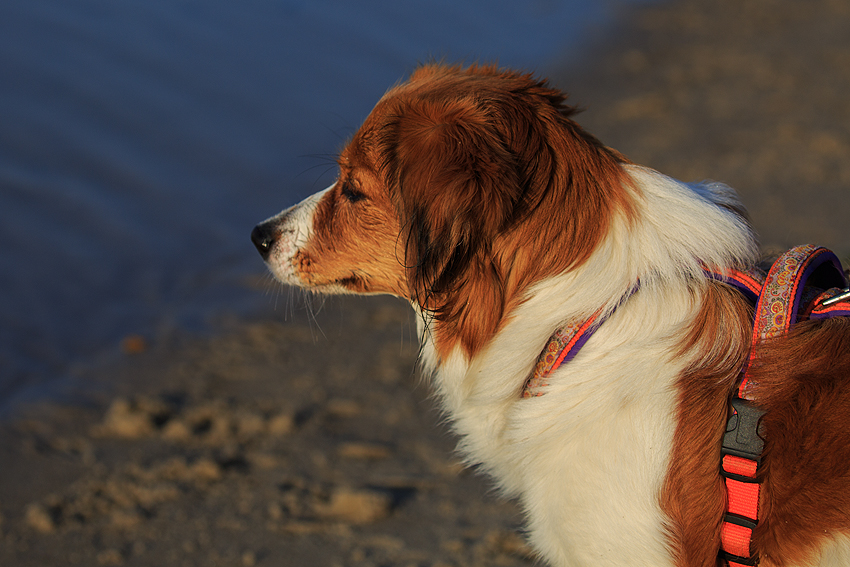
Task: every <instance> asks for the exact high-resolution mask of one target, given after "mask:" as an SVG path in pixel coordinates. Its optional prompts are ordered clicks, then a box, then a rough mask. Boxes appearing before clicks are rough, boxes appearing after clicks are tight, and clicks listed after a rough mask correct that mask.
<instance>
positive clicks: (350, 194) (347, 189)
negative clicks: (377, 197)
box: [340, 183, 366, 203]
mask: <svg viewBox="0 0 850 567" xmlns="http://www.w3.org/2000/svg"><path fill="white" fill-rule="evenodd" d="M340 192H341V193H342V196H343V197H345V198H346V199H348V201H349V202H350V203H356V202H357V201H361V200H363V199H365V198H366V195H364V194H363V193H361V192H360V191H358V190H357V189H355V188H354V187H352V186H351V183H343V185H342V189H341V190H340Z"/></svg>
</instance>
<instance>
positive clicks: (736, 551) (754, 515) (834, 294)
mask: <svg viewBox="0 0 850 567" xmlns="http://www.w3.org/2000/svg"><path fill="white" fill-rule="evenodd" d="M732 277H735V276H734V275H733V276H732ZM748 283H752V282H748ZM846 286H847V279H846V278H845V276H844V272H843V271H842V270H841V263H840V262H839V261H838V258H836V257H835V254H833V253H832V252H830V251H829V250H827V249H826V248H820V247H816V246H812V245H806V246H799V247H797V248H793V249H791V250H789V251H788V252H786V253H784V254H783V255H782V256H780V257H779V259H778V260H776V262H774V264H773V266H771V268H770V271H769V272H768V273H767V276H766V277H765V279H764V283H763V285H762V286H761V291H760V293H759V294H758V299H757V302H756V309H755V319H754V323H753V336H752V345H751V349H750V357H749V360H748V361H747V364H746V367H745V369H744V372H743V377H742V379H741V382H740V384H739V386H738V388H737V389H736V392H735V393H734V395H733V396H732V399H731V410H730V414H729V420H728V422H727V425H726V433H725V435H724V437H723V447H722V450H721V455H722V457H721V465H720V472H721V474H722V475H723V477H724V480H725V483H726V493H727V504H726V514H725V516H724V518H723V524H722V526H721V530H720V541H721V551H720V558H721V559H722V560H723V561H724V562H725V564H727V565H729V567H743V566H750V565H756V564H757V563H758V556H757V555H756V554H755V553H753V552H752V550H751V542H752V536H753V531H754V530H755V528H756V526H757V525H758V520H759V492H760V484H759V479H758V468H759V466H760V464H761V453H762V449H763V448H764V440H763V438H762V436H761V435H760V433H759V423H760V419H761V416H762V415H763V413H764V412H763V411H762V410H760V409H759V408H758V407H756V405H754V403H753V390H754V387H755V384H753V383H752V382H751V380H750V368H751V367H752V364H753V360H754V358H755V357H757V355H758V353H757V350H756V347H757V345H758V344H759V343H760V342H762V341H763V340H765V339H770V338H773V337H778V336H781V335H783V334H785V333H786V332H788V330H789V329H790V328H791V326H792V325H794V323H796V322H797V320H798V319H805V318H809V317H816V318H826V317H833V316H836V315H850V302H848V301H847V299H846V298H847V296H848V295H850V293H848V292H847V290H846V289H844V288H846ZM824 290H826V291H824Z"/></svg>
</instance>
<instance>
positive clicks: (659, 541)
mask: <svg viewBox="0 0 850 567" xmlns="http://www.w3.org/2000/svg"><path fill="white" fill-rule="evenodd" d="M575 113H576V109H575V108H573V107H571V106H569V105H567V103H566V96H565V95H564V94H563V93H562V92H560V91H559V90H557V89H555V88H553V87H552V86H550V85H549V84H548V82H546V81H545V80H538V79H536V78H534V77H533V76H532V75H529V74H523V73H519V72H514V71H510V70H505V69H500V68H498V67H495V66H485V65H481V66H479V65H474V66H471V67H461V66H450V65H444V64H439V63H432V64H425V65H422V66H420V67H418V68H417V69H416V70H415V71H414V72H413V73H412V74H411V76H410V77H409V79H408V80H406V81H405V82H402V83H400V84H398V85H396V86H394V87H392V88H391V89H390V90H389V91H387V93H386V94H385V95H384V96H383V97H382V98H381V99H380V101H379V102H378V103H377V105H376V106H375V108H374V109H373V110H372V112H371V113H370V114H369V116H368V117H367V118H366V120H365V121H364V123H363V124H362V126H361V127H360V128H359V130H358V131H357V132H356V133H355V134H354V135H353V137H352V138H351V140H350V141H349V142H348V144H347V145H346V146H345V148H344V149H343V150H342V152H341V154H340V156H339V159H338V164H339V177H338V179H337V181H336V182H335V183H333V185H331V186H330V187H328V188H327V189H325V190H323V191H320V192H319V193H317V194H315V195H313V196H311V197H308V198H307V199H306V200H304V201H303V202H301V203H299V204H297V205H295V206H293V207H291V208H289V209H286V210H284V211H283V212H281V213H280V214H278V215H277V216H274V217H272V218H270V219H268V220H266V221H264V222H262V223H261V224H259V225H257V226H256V227H255V228H254V230H253V233H252V240H253V242H254V244H255V245H256V247H257V249H258V250H259V252H260V253H261V255H262V257H263V259H264V260H265V262H266V264H267V266H268V267H269V269H270V270H271V272H272V273H273V274H274V275H275V276H276V277H277V278H278V279H279V280H280V281H281V282H283V283H284V284H289V285H293V286H298V287H301V288H306V289H308V290H313V291H316V292H321V293H332V294H349V293H354V294H392V295H395V296H398V297H401V298H404V299H406V300H408V301H409V302H410V304H411V305H412V306H413V309H414V310H415V311H416V313H417V314H418V318H417V319H418V321H419V332H420V337H421V365H422V367H423V371H424V372H425V373H426V375H428V376H430V378H431V382H432V384H433V388H434V390H435V392H436V394H437V397H438V399H439V400H440V403H441V405H442V408H443V409H444V411H445V412H446V414H447V416H448V417H449V418H450V419H449V421H450V423H451V424H452V428H453V430H454V431H455V432H456V433H457V435H458V437H459V448H460V451H461V452H462V454H463V455H464V456H465V458H466V460H467V462H468V463H470V464H474V465H477V466H478V467H480V469H481V470H483V471H485V472H486V473H487V474H488V475H489V476H491V477H492V479H494V481H495V483H496V485H497V486H498V488H499V489H500V490H501V492H502V493H503V494H504V495H505V496H507V497H510V498H515V499H516V500H517V501H518V502H519V503H520V505H521V506H522V508H523V510H524V512H525V514H526V517H527V524H528V525H527V530H528V538H529V541H530V544H531V545H532V546H533V548H534V549H535V550H536V552H537V553H538V554H539V556H540V558H542V559H543V560H544V561H545V562H547V563H548V564H551V565H554V566H584V565H593V566H594V567H600V566H621V565H629V566H644V565H646V566H649V565H651V566H676V567H703V566H706V567H707V566H714V565H719V564H723V563H725V560H724V559H718V551H719V549H720V546H721V536H720V532H721V529H722V524H723V518H724V511H725V506H726V492H725V488H724V480H723V478H722V477H721V475H720V471H719V462H720V459H721V438H722V437H723V434H724V432H725V430H726V423H727V415H728V412H729V399H730V393H731V392H732V391H733V390H734V389H735V387H736V383H737V382H738V380H739V378H740V375H741V369H742V367H743V366H744V365H745V363H746V361H747V358H748V355H749V351H750V342H751V332H752V328H753V306H752V304H751V303H750V302H749V301H747V299H746V298H745V297H744V296H743V295H742V294H741V293H739V292H738V291H737V290H736V289H734V288H733V287H732V286H730V285H728V283H727V282H725V281H723V279H722V278H720V279H718V278H715V277H711V276H710V275H708V271H707V267H708V268H710V269H711V271H714V272H719V273H724V272H725V271H729V270H747V269H750V268H751V267H752V266H754V265H755V264H756V263H757V262H758V260H759V249H758V245H757V241H756V238H755V236H754V234H753V231H752V230H751V228H750V225H749V222H748V219H747V216H746V212H745V209H744V208H743V206H742V205H741V203H740V201H739V200H738V198H737V196H736V195H735V193H734V191H733V190H732V189H730V188H729V187H727V186H725V185H723V184H720V183H714V182H704V183H691V184H686V183H682V182H680V181H677V180H674V179H672V178H670V177H667V176H665V175H662V174H661V173H658V172H656V171H653V170H651V169H648V168H645V167H641V166H639V165H636V164H633V163H631V162H630V161H629V160H628V159H626V158H625V157H624V156H622V155H621V154H619V153H618V152H616V151H615V150H612V149H610V148H608V147H606V146H604V145H603V144H602V143H600V142H599V141H598V140H597V139H596V138H594V137H593V136H592V135H590V134H588V133H587V132H586V131H584V130H583V129H582V128H581V127H580V126H579V125H578V124H577V123H576V122H575V121H574V119H573V115H574V114H575ZM847 319H850V318H847V317H842V318H836V319H832V320H828V321H821V322H818V321H804V322H801V323H800V324H799V325H798V326H797V327H796V328H795V329H794V330H793V332H790V333H788V334H787V335H785V336H783V337H781V338H779V339H777V340H775V341H772V342H770V343H769V344H768V345H767V346H766V347H765V349H764V351H760V353H759V361H760V362H761V364H760V365H759V367H758V368H757V369H755V370H754V372H755V373H756V376H755V380H754V384H755V386H754V391H755V399H756V403H757V405H758V406H759V408H760V409H762V410H763V411H764V412H765V413H764V416H763V417H762V419H761V425H760V429H759V435H763V436H764V439H765V442H764V454H763V460H762V465H761V466H760V468H759V473H758V474H759V481H760V485H761V493H760V497H759V507H760V510H761V511H760V513H759V514H760V515H759V521H758V525H757V526H756V527H755V529H754V530H753V534H752V543H751V544H750V546H751V552H752V557H753V558H755V557H756V556H757V557H758V558H759V561H760V564H761V565H763V566H771V567H773V566H775V567H780V566H781V567H786V566H789V567H790V566H796V567H803V566H806V567H810V566H823V567H826V566H839V565H841V566H847V565H850V387H848V386H850V383H848V381H847V380H848V378H850V324H848V322H847ZM582 321H596V323H595V324H594V326H595V328H594V330H593V333H592V335H590V336H589V337H585V338H583V339H582V341H583V342H584V344H583V345H580V349H579V350H577V351H576V352H575V353H574V354H571V359H570V360H569V362H568V363H565V364H561V366H559V367H558V368H557V369H556V370H554V371H552V372H551V374H549V375H545V377H543V378H541V377H540V376H537V377H534V376H535V374H534V373H535V368H536V366H537V365H539V364H540V362H541V361H542V360H543V359H545V351H546V349H547V348H548V345H549V344H550V342H551V340H552V336H553V333H556V331H557V330H558V329H561V328H563V327H564V326H565V325H566V326H567V327H569V325H570V324H573V323H575V322H582ZM541 353H543V354H541Z"/></svg>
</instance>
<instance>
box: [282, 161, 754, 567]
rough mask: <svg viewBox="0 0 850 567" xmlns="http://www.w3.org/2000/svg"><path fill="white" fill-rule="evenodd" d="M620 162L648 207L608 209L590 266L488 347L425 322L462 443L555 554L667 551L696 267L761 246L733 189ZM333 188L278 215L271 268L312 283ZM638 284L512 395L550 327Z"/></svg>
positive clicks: (640, 559)
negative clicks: (320, 206) (439, 336)
mask: <svg viewBox="0 0 850 567" xmlns="http://www.w3.org/2000/svg"><path fill="white" fill-rule="evenodd" d="M625 167H627V168H628V172H629V175H630V177H631V179H632V180H633V181H634V182H635V186H636V187H637V188H638V191H637V192H636V194H635V196H636V198H637V200H638V202H639V203H641V207H640V211H639V215H640V218H639V220H638V221H637V222H630V221H628V220H627V219H625V218H623V217H615V220H614V223H613V224H612V226H611V229H610V231H609V234H608V236H607V237H606V238H605V240H604V242H603V243H602V245H601V246H599V248H598V250H597V251H596V252H595V253H594V255H593V256H592V257H591V258H590V260H589V261H588V262H587V264H586V265H585V266H584V267H583V269H581V270H578V271H574V272H569V273H567V274H564V275H562V276H558V277H555V278H552V279H550V280H547V281H543V282H540V283H539V284H537V285H536V286H535V287H534V289H533V290H532V291H531V292H530V293H529V294H528V298H527V300H526V302H525V303H523V304H522V305H521V306H520V307H519V308H518V309H517V311H516V312H515V313H512V314H511V316H510V318H511V321H510V323H509V324H508V325H507V326H506V327H505V328H504V329H503V330H502V331H501V332H500V333H499V334H498V335H497V336H496V337H494V338H493V340H492V341H491V342H490V343H489V345H488V346H487V347H486V349H485V350H484V352H483V353H481V355H480V356H477V357H475V358H474V359H473V360H467V359H466V358H465V356H464V354H463V353H462V352H461V351H460V350H457V351H455V352H454V353H453V354H452V355H451V356H450V357H448V358H447V359H446V360H444V361H442V362H441V361H440V358H439V356H438V355H437V354H436V352H435V350H434V348H433V342H432V341H430V340H429V339H428V336H429V335H428V330H427V328H424V327H423V328H422V329H421V331H422V333H421V336H423V337H424V338H425V340H424V345H423V366H424V368H425V370H426V372H428V373H430V374H431V375H433V380H434V384H435V386H436V389H437V392H438V395H439V397H440V400H441V402H442V405H443V407H444V409H445V411H446V412H447V414H448V415H449V416H450V418H451V421H452V423H453V427H454V429H455V430H456V431H457V433H458V434H459V435H460V437H461V441H460V449H461V451H462V452H463V453H464V454H465V455H466V458H467V460H468V462H469V463H475V464H480V465H481V466H482V467H483V469H484V470H486V471H487V472H488V473H489V474H490V475H492V477H493V478H494V479H496V481H497V482H498V484H499V486H500V487H501V489H502V490H503V491H504V492H505V494H507V495H510V496H513V497H517V498H519V500H520V501H521V502H522V505H523V507H524V508H525V509H526V511H527V514H528V517H529V519H530V525H529V529H530V537H531V541H532V543H533V545H534V547H535V548H536V549H538V550H539V551H540V553H541V554H542V555H543V557H545V558H546V559H548V560H549V561H550V563H552V564H553V565H565V566H566V565H574V566H577V565H595V566H597V567H598V566H603V565H625V564H628V565H654V566H661V565H672V559H671V556H670V552H669V550H668V549H667V547H666V540H665V534H664V526H665V517H664V514H663V512H662V511H661V508H660V505H659V502H658V493H659V491H660V488H661V483H662V482H663V481H664V477H665V475H666V472H667V468H668V466H669V450H670V447H671V445H672V436H673V432H674V430H675V426H676V424H675V418H674V416H675V405H676V394H675V392H674V388H673V384H674V381H675V379H676V377H677V376H678V375H679V373H680V372H681V371H682V369H683V368H684V367H686V366H687V365H688V364H690V363H691V362H692V361H691V360H689V359H687V358H684V357H681V356H674V353H673V352H672V349H674V348H675V346H676V345H677V344H678V342H679V340H680V337H681V336H682V334H683V332H684V328H685V327H686V326H687V324H688V323H689V322H690V321H691V320H692V319H693V318H694V317H695V315H696V313H697V311H698V310H699V308H700V284H701V282H702V283H704V282H705V275H704V274H703V266H706V265H709V266H736V265H747V264H750V263H752V262H754V261H755V259H756V255H757V246H756V244H755V240H754V238H753V236H752V234H751V232H750V230H749V228H748V227H747V225H746V224H745V223H744V222H743V221H742V220H741V219H740V217H739V216H737V215H736V214H734V213H732V212H730V211H729V210H728V209H727V208H724V207H729V206H734V207H740V204H739V203H738V202H737V200H736V197H735V195H734V193H733V192H732V191H731V190H730V189H729V188H727V187H726V186H724V185H721V184H717V183H711V184H696V185H685V184H683V183H680V182H678V181H675V180H673V179H671V178H669V177H666V176H663V175H661V174H659V173H657V172H655V171H651V170H648V169H645V168H642V167H638V166H625ZM325 191H327V190H325ZM325 191H323V192H320V193H318V194H317V195H314V196H311V197H309V198H307V199H306V200H305V201H303V202H302V203H300V204H298V205H295V206H294V207H292V208H290V209H287V210H286V211H284V212H283V213H281V214H280V215H278V218H279V219H282V220H283V221H284V223H285V224H283V225H282V227H281V230H282V234H283V237H282V238H281V239H280V241H279V243H278V245H277V246H276V247H275V249H274V250H275V252H274V255H273V257H272V258H271V259H270V261H269V266H270V268H271V270H272V271H273V273H274V274H275V275H276V276H277V277H278V278H279V279H280V280H281V281H283V282H284V283H288V284H292V285H299V286H303V285H305V282H303V281H300V280H299V278H298V274H297V273H296V272H295V271H294V270H293V269H292V267H291V266H292V260H293V257H294V255H295V254H296V252H297V251H298V250H299V248H300V247H301V246H303V245H304V244H305V243H306V242H309V240H310V237H311V234H312V220H311V219H312V217H311V213H312V211H313V210H314V209H315V206H316V202H317V200H318V199H320V198H321V196H322V195H323V194H324V193H325ZM718 204H719V205H722V207H718V206H717V205H718ZM638 281H639V282H640V287H639V289H637V290H636V291H635V290H634V286H635V282H638ZM629 294H631V297H630V298H629V301H628V302H626V303H624V304H623V305H621V306H620V307H619V308H617V309H616V311H614V313H613V314H612V315H611V317H610V318H609V319H608V320H607V321H606V322H605V324H604V325H602V326H601V327H600V328H599V330H598V331H597V332H596V333H595V334H594V335H593V337H592V338H591V339H590V341H588V343H587V344H586V345H585V346H584V347H583V348H582V350H581V351H580V352H579V354H578V356H577V357H576V358H575V359H574V360H572V361H571V362H570V363H569V364H568V365H565V366H562V367H561V368H560V369H559V370H558V371H557V372H556V374H554V375H553V376H552V378H551V379H550V384H551V385H550V386H548V387H547V388H546V395H544V396H540V397H534V398H530V399H523V398H520V397H519V395H518V394H519V392H520V391H521V389H522V387H523V384H524V383H525V380H526V379H527V377H528V375H529V373H530V372H531V368H532V365H533V364H534V362H535V360H536V358H537V355H538V354H539V353H540V351H541V350H542V349H543V347H544V346H545V344H546V342H547V340H548V339H549V337H550V335H551V333H552V331H553V329H556V328H558V327H559V326H560V325H561V324H563V323H565V322H567V321H572V320H577V319H581V318H585V317H587V316H589V315H590V314H592V313H594V312H595V311H596V310H598V309H599V308H600V307H604V309H606V310H608V311H613V310H614V309H615V307H617V306H618V304H620V303H621V302H622V300H623V299H624V298H625V297H626V296H627V295H629ZM659 315H660V316H659ZM419 320H420V321H425V320H426V319H425V318H419ZM624 561H625V563H624Z"/></svg>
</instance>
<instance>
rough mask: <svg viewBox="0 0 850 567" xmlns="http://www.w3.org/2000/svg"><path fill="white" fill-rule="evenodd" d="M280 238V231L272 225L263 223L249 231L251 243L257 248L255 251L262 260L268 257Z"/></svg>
mask: <svg viewBox="0 0 850 567" xmlns="http://www.w3.org/2000/svg"><path fill="white" fill-rule="evenodd" d="M278 236H280V230H279V229H278V228H277V227H276V226H275V225H274V224H272V223H268V222H264V223H260V224H258V225H257V226H255V227H254V230H252V231H251V242H253V243H254V246H256V247H257V251H258V252H259V253H260V256H262V257H263V260H265V259H267V258H268V257H269V253H270V252H271V249H272V245H273V244H274V242H275V240H277V239H278Z"/></svg>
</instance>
